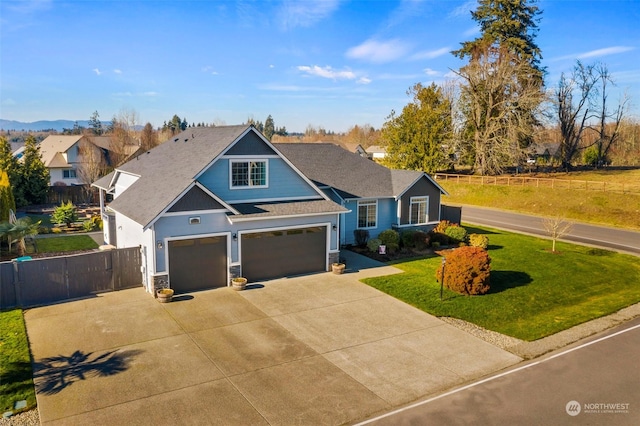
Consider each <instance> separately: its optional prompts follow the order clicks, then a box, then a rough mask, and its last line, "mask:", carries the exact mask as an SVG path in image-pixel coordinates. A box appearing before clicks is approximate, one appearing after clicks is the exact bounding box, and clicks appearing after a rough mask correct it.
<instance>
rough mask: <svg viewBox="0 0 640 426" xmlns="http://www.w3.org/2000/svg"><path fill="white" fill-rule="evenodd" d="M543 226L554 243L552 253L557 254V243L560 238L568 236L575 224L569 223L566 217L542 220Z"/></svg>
mask: <svg viewBox="0 0 640 426" xmlns="http://www.w3.org/2000/svg"><path fill="white" fill-rule="evenodd" d="M542 226H543V227H544V230H545V232H546V233H547V235H549V237H550V238H551V241H553V243H552V246H551V251H552V252H553V253H555V252H556V241H558V240H559V239H560V238H562V237H564V236H566V235H567V234H568V233H569V232H571V229H572V228H573V223H571V222H567V220H566V219H565V218H564V217H561V216H555V217H550V218H545V219H543V220H542Z"/></svg>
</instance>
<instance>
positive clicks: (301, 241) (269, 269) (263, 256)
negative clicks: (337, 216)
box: [241, 226, 327, 281]
mask: <svg viewBox="0 0 640 426" xmlns="http://www.w3.org/2000/svg"><path fill="white" fill-rule="evenodd" d="M241 243H242V275H244V276H245V277H246V278H247V279H248V280H249V281H258V280H265V279H270V278H278V277H285V276H288V275H300V274H306V273H310V272H319V271H325V270H326V262H327V228H326V227H325V226H314V227H311V228H298V229H286V230H280V231H269V232H257V233H251V234H243V235H242V241H241Z"/></svg>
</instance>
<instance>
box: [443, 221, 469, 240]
mask: <svg viewBox="0 0 640 426" xmlns="http://www.w3.org/2000/svg"><path fill="white" fill-rule="evenodd" d="M444 233H445V235H446V236H447V237H449V241H450V242H451V243H454V244H459V243H463V242H465V241H466V240H467V230H466V229H464V228H463V227H462V226H458V225H452V226H450V227H448V228H447V229H446V230H445V231H444Z"/></svg>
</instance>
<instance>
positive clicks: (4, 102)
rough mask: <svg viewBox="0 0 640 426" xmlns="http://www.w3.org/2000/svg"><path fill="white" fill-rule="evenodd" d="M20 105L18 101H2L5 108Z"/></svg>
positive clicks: (9, 99)
mask: <svg viewBox="0 0 640 426" xmlns="http://www.w3.org/2000/svg"><path fill="white" fill-rule="evenodd" d="M17 104H18V103H17V102H16V101H14V100H13V99H11V98H6V99H3V100H2V105H4V106H13V105H17Z"/></svg>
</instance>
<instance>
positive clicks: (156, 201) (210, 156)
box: [96, 125, 250, 227]
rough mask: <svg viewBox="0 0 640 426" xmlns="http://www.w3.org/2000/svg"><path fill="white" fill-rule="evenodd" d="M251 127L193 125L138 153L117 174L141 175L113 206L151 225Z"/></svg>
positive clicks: (139, 221) (135, 219) (138, 221)
mask: <svg viewBox="0 0 640 426" xmlns="http://www.w3.org/2000/svg"><path fill="white" fill-rule="evenodd" d="M249 129H250V127H249V126H246V125H242V126H223V127H210V128H203V127H201V128H193V129H189V130H186V131H184V132H182V133H179V134H177V135H176V136H174V137H172V138H171V139H169V140H168V141H166V142H164V143H162V144H160V145H158V146H157V147H155V148H153V149H151V150H149V151H147V152H145V153H143V154H140V155H138V156H137V157H135V158H133V159H132V160H130V161H128V162H127V163H125V164H123V165H122V166H120V167H118V169H117V170H116V174H118V173H128V174H132V175H135V176H140V178H139V179H138V180H137V181H136V182H134V183H133V184H132V185H131V186H130V187H129V188H127V190H126V191H124V192H123V193H122V194H118V196H117V197H116V198H115V199H114V200H113V201H112V202H111V204H110V205H109V206H110V207H111V208H112V209H113V210H115V211H117V212H120V213H122V214H124V215H125V216H127V217H128V218H129V219H132V220H134V221H135V222H137V223H139V224H141V225H143V226H144V227H147V226H148V225H150V224H151V222H152V221H153V220H154V219H155V218H156V217H157V216H158V215H159V214H161V213H162V212H163V210H164V209H165V208H167V206H169V205H170V204H172V202H173V201H174V200H175V199H176V198H178V197H179V196H181V195H182V194H183V193H184V192H185V191H186V190H187V189H188V188H189V187H190V185H191V183H192V182H193V181H194V180H195V177H196V176H197V175H198V174H199V173H200V172H201V171H202V170H203V169H204V168H205V167H207V166H208V165H209V164H210V163H211V162H212V161H213V160H214V159H215V158H216V157H218V156H219V155H220V154H221V153H222V152H223V151H224V150H225V149H226V148H227V147H228V146H229V145H230V144H231V143H232V142H234V141H235V140H237V139H238V138H240V137H241V136H242V135H243V134H244V133H246V132H247V131H249ZM114 177H115V176H114ZM104 181H105V178H103V179H100V180H98V181H97V182H96V184H100V185H101V186H102V185H104V183H105V182H104Z"/></svg>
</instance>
